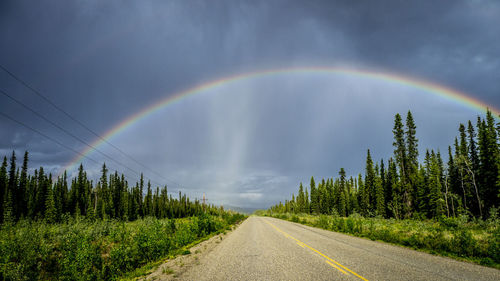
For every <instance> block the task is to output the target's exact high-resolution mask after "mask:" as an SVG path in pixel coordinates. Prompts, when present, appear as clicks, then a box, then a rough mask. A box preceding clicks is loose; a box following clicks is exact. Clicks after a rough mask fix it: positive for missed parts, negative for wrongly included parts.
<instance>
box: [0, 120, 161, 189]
mask: <svg viewBox="0 0 500 281" xmlns="http://www.w3.org/2000/svg"><path fill="white" fill-rule="evenodd" d="M0 115H2V116H3V117H4V118H6V119H9V120H11V121H12V122H14V123H17V124H19V125H21V126H23V127H25V128H27V129H29V130H31V131H33V132H35V133H37V134H39V135H40V136H42V137H44V138H46V139H48V140H50V141H52V142H54V143H56V144H58V145H60V146H62V147H64V148H66V149H67V150H70V151H72V152H74V153H76V154H78V155H80V156H82V157H84V158H86V159H88V160H90V161H92V162H94V163H95V164H100V163H99V162H98V161H97V160H95V159H93V158H91V157H89V156H87V155H85V154H83V153H81V152H79V151H78V150H75V149H73V148H72V147H69V146H67V145H65V144H64V143H62V142H60V141H58V140H56V139H54V138H52V137H50V136H48V135H46V134H44V133H42V132H40V131H39V130H37V129H35V128H33V127H31V126H29V125H27V124H26V123H24V122H21V121H19V120H17V119H15V118H13V117H12V116H10V115H8V114H6V113H4V112H0ZM110 168H111V167H110ZM122 175H123V176H124V177H126V178H128V179H129V180H134V181H136V182H138V181H139V180H138V179H136V178H131V177H130V176H128V175H126V174H123V173H122ZM160 186H161V185H160Z"/></svg>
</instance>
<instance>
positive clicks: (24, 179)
mask: <svg viewBox="0 0 500 281" xmlns="http://www.w3.org/2000/svg"><path fill="white" fill-rule="evenodd" d="M9 163H10V165H8V164H7V158H6V157H4V160H3V164H2V165H1V167H0V280H116V279H118V278H120V277H123V276H125V275H127V274H129V273H130V272H133V271H135V270H136V269H137V268H141V267H148V265H154V264H158V262H161V261H162V260H164V259H165V258H168V257H170V256H173V255H177V254H183V253H186V252H187V249H186V247H188V246H189V245H192V244H193V243H196V242H199V241H200V240H203V239H205V238H207V237H209V236H210V235H213V234H216V233H220V232H224V231H226V230H228V229H230V228H231V227H232V225H234V224H236V223H238V222H239V221H241V220H243V219H245V216H244V215H241V214H238V213H234V212H231V211H226V210H224V209H223V208H222V207H217V206H214V205H206V204H203V203H202V202H200V201H198V200H194V201H191V200H190V199H189V198H188V197H187V196H186V195H185V194H181V193H180V192H179V197H178V198H174V197H172V195H169V194H168V192H167V187H166V186H164V187H163V188H161V189H160V188H159V187H156V189H153V188H152V186H151V184H150V183H149V182H148V183H147V185H146V184H145V182H144V180H143V177H142V175H141V178H140V180H139V182H137V183H135V185H131V186H129V183H128V182H127V181H126V180H125V177H124V175H119V174H118V173H116V172H115V173H114V174H111V175H108V170H107V168H106V166H105V165H103V167H102V174H101V177H100V179H99V180H98V181H97V182H96V183H94V182H93V181H92V180H90V179H88V177H87V173H86V172H85V170H84V169H83V166H80V169H79V171H78V175H77V177H76V178H74V179H72V180H71V184H70V185H68V179H67V177H66V174H63V175H62V176H60V177H58V178H57V179H56V180H53V178H52V176H51V175H50V174H46V173H45V172H44V169H43V167H41V168H39V169H36V170H34V172H33V174H31V175H30V174H29V173H28V153H27V152H26V153H25V155H24V161H23V164H22V166H21V168H20V169H19V168H18V167H17V162H16V155H15V153H14V152H13V153H12V156H11V158H10V161H9Z"/></svg>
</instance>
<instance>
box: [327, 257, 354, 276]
mask: <svg viewBox="0 0 500 281" xmlns="http://www.w3.org/2000/svg"><path fill="white" fill-rule="evenodd" d="M325 262H326V263H327V264H329V265H331V266H332V267H333V268H335V269H337V270H338V271H340V272H342V273H344V274H345V275H349V274H348V273H347V272H345V271H343V270H342V269H340V268H339V267H338V266H336V265H334V264H333V263H331V262H329V261H328V260H325Z"/></svg>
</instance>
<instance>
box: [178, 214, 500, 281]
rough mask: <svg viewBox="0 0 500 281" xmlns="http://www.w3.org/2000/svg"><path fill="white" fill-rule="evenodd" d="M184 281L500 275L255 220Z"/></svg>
mask: <svg viewBox="0 0 500 281" xmlns="http://www.w3.org/2000/svg"><path fill="white" fill-rule="evenodd" d="M177 278H178V279H179V280H217V281H220V280H497V281H498V280H500V270H497V269H493V268H487V267H483V266H479V265H474V264H470V263H465V262H459V261H455V260H452V259H449V258H443V257H438V256H433V255H430V254H426V253H421V252H417V251H413V250H410V249H406V248H402V247H397V246H392V245H388V244H385V243H381V242H374V241H370V240H366V239H361V238H356V237H351V236H348V235H344V234H340V233H335V232H331V231H326V230H322V229H317V228H313V227H308V226H304V225H301V224H296V223H292V222H288V221H283V220H279V219H274V218H267V217H255V216H252V217H250V218H248V219H247V220H246V221H245V222H243V223H242V224H241V225H240V226H239V227H238V228H237V229H236V230H234V231H233V232H232V233H231V234H230V235H229V236H228V237H227V238H225V239H224V240H222V242H221V243H220V244H219V245H218V246H217V247H215V248H214V249H213V250H212V251H211V252H209V253H207V254H206V255H205V256H203V257H201V258H200V259H199V264H198V265H196V266H193V267H191V268H189V269H188V270H187V271H186V272H183V273H182V274H181V275H180V276H177Z"/></svg>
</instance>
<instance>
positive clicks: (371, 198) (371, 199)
mask: <svg viewBox="0 0 500 281" xmlns="http://www.w3.org/2000/svg"><path fill="white" fill-rule="evenodd" d="M365 192H366V195H365V196H366V197H367V198H368V206H366V207H367V208H368V213H369V214H374V212H375V208H376V202H375V201H376V187H375V170H374V167H373V160H372V157H371V155H370V150H369V149H368V151H367V153H366V168H365Z"/></svg>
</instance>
